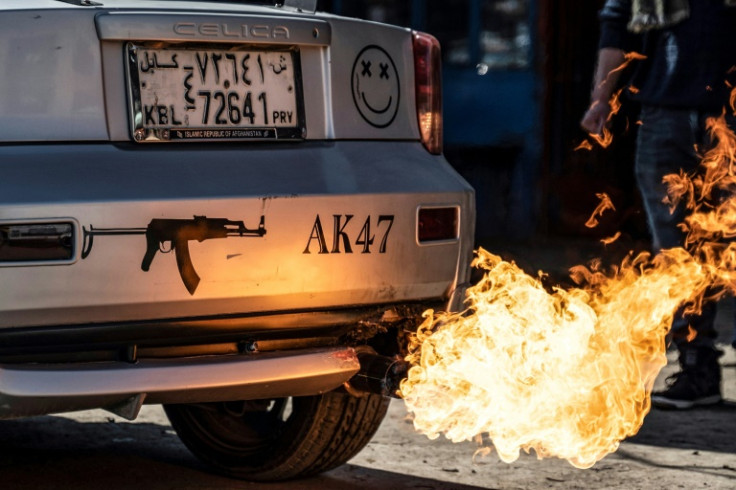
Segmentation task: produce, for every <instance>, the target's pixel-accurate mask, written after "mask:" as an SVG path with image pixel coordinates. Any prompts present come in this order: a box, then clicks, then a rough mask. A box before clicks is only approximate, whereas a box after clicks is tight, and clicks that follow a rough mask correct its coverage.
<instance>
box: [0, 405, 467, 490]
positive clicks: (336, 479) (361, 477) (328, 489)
mask: <svg viewBox="0 0 736 490" xmlns="http://www.w3.org/2000/svg"><path fill="white" fill-rule="evenodd" d="M0 474H2V488H3V489H24V490H36V489H44V490H46V489H69V488H74V489H78V490H84V489H90V490H91V489H94V490H99V489H105V490H117V489H121V490H122V489H130V488H139V489H148V488H151V489H159V488H160V489H163V488H165V489H171V488H177V489H194V488H196V489H210V488H211V489H215V488H217V489H231V488H232V489H240V488H248V489H250V488H254V489H255V488H259V489H260V488H264V489H280V488H289V489H306V490H309V489H319V490H333V489H334V490H338V489H340V490H342V489H368V490H370V489H376V490H379V489H380V490H385V489H387V488H391V489H394V488H415V489H416V488H419V489H421V488H426V489H438V490H442V489H450V488H453V489H473V488H478V487H473V486H468V485H458V484H448V483H445V482H441V481H437V480H433V479H429V478H420V477H416V476H409V475H402V474H398V473H393V472H389V471H382V470H375V469H370V468H365V467H361V466H355V465H350V464H348V465H344V466H342V467H340V468H338V469H336V470H333V471H331V472H329V473H326V474H324V475H321V476H319V477H315V478H309V479H305V480H300V481H294V482H286V483H274V484H258V483H250V482H243V481H238V480H232V479H230V478H226V477H222V476H219V475H215V474H211V473H209V472H208V471H207V469H206V468H205V467H204V466H203V465H202V464H201V463H199V461H197V460H196V459H195V458H194V457H193V456H192V455H191V454H190V453H189V452H188V450H187V449H186V448H185V447H184V446H183V445H182V444H181V443H180V442H179V439H178V438H177V437H176V435H175V434H174V433H173V431H172V429H171V427H169V426H167V425H159V424H152V423H126V422H114V419H113V418H112V417H111V418H110V419H109V422H108V423H90V422H86V423H81V422H77V421H75V420H71V419H68V418H65V417H54V416H46V417H34V418H30V419H21V420H10V421H0Z"/></svg>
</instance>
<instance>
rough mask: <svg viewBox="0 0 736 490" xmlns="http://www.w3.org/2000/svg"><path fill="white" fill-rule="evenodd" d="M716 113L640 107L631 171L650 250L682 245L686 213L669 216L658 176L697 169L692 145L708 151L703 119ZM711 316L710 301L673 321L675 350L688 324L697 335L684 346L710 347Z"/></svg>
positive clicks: (713, 332)
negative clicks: (696, 311)
mask: <svg viewBox="0 0 736 490" xmlns="http://www.w3.org/2000/svg"><path fill="white" fill-rule="evenodd" d="M718 115H719V114H713V113H705V112H701V111H697V110H687V109H668V108H662V107H656V106H646V105H643V106H642V110H641V121H642V124H641V126H640V127H639V134H638V139H637V148H636V162H635V171H636V179H637V183H638V185H639V190H640V192H641V195H642V199H643V201H644V207H645V210H646V214H647V220H648V221H649V229H650V231H651V233H652V248H653V249H654V251H655V252H656V251H659V250H661V249H663V248H673V247H679V246H683V245H684V239H685V234H684V233H683V232H682V230H680V229H679V228H678V226H677V225H678V223H682V222H683V221H684V218H685V210H684V209H683V206H679V207H678V208H677V209H676V210H675V212H674V213H670V210H669V206H667V205H666V204H664V203H663V202H662V199H664V197H665V196H666V194H667V187H666V185H665V184H664V183H663V182H662V177H664V176H665V175H667V174H671V173H679V172H680V169H682V170H684V171H685V172H687V173H692V172H694V171H695V170H696V169H697V168H698V166H699V164H700V158H699V157H698V155H697V154H696V151H695V147H696V145H697V147H698V149H699V151H700V152H701V153H702V152H705V151H707V150H708V148H710V147H711V145H712V142H711V141H710V138H709V135H708V133H707V132H706V130H705V121H706V119H707V118H708V117H713V116H718ZM715 315H716V305H715V303H713V302H711V303H706V304H705V305H704V306H703V311H702V313H701V314H700V315H697V316H696V315H691V316H689V317H687V318H683V317H682V316H679V317H676V318H675V321H674V322H673V324H672V337H673V340H674V342H675V343H676V344H677V345H678V347H681V346H682V345H684V344H685V343H687V340H686V337H687V335H688V325H691V326H692V327H693V329H695V331H696V332H697V336H696V337H695V339H694V340H693V341H692V342H691V343H689V344H688V345H691V346H693V347H700V346H711V347H713V346H714V340H715V338H716V336H717V332H716V330H715V328H714V320H715Z"/></svg>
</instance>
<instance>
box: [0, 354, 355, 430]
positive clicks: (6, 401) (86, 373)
mask: <svg viewBox="0 0 736 490" xmlns="http://www.w3.org/2000/svg"><path fill="white" fill-rule="evenodd" d="M359 368H360V365H359V363H358V358H357V356H356V354H355V351H354V350H353V349H352V348H349V347H337V348H325V349H310V350H304V351H291V352H280V353H264V354H254V355H248V356H225V357H199V358H189V359H177V360H173V361H172V360H155V361H154V360H151V361H140V362H137V363H135V364H131V363H123V362H117V363H85V364H76V365H75V364H65V365H59V364H54V365H43V364H31V365H3V366H0V379H2V384H1V385H0V419H2V418H7V417H13V416H17V415H19V414H22V415H31V414H42V413H53V412H59V411H67V410H75V409H83V408H93V407H104V406H110V405H114V404H118V403H122V402H125V401H126V400H128V399H129V398H131V397H134V396H136V395H140V394H145V395H146V398H145V400H146V403H198V402H205V401H223V400H230V399H255V398H273V397H284V396H306V395H315V394H318V393H324V392H326V391H330V390H333V389H335V388H337V387H339V386H340V385H342V384H343V383H344V382H345V381H347V380H348V379H350V378H351V377H352V376H353V375H354V374H355V373H357V372H358V369H359Z"/></svg>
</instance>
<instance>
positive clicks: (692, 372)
mask: <svg viewBox="0 0 736 490" xmlns="http://www.w3.org/2000/svg"><path fill="white" fill-rule="evenodd" d="M721 354H723V353H722V352H721V351H718V350H715V349H712V348H708V347H700V348H684V349H683V350H682V351H681V352H680V367H681V369H682V370H681V371H680V372H679V373H675V374H673V375H672V376H670V377H669V378H667V381H668V386H667V388H666V389H665V390H664V391H660V392H656V393H652V405H654V406H655V407H657V408H663V409H674V410H686V409H688V408H692V407H695V406H706V405H715V404H717V403H720V402H721V400H722V397H721V366H720V365H719V364H718V358H719V357H720V356H721Z"/></svg>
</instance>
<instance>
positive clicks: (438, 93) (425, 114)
mask: <svg viewBox="0 0 736 490" xmlns="http://www.w3.org/2000/svg"><path fill="white" fill-rule="evenodd" d="M413 35H414V80H415V84H416V95H417V119H418V121H419V132H420V134H421V136H422V143H424V146H425V147H426V148H427V150H428V151H429V152H430V153H432V154H435V155H439V154H440V153H442V57H441V54H440V43H439V41H437V39H436V38H435V37H434V36H431V35H429V34H426V33H424V32H417V31H414V33H413Z"/></svg>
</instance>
